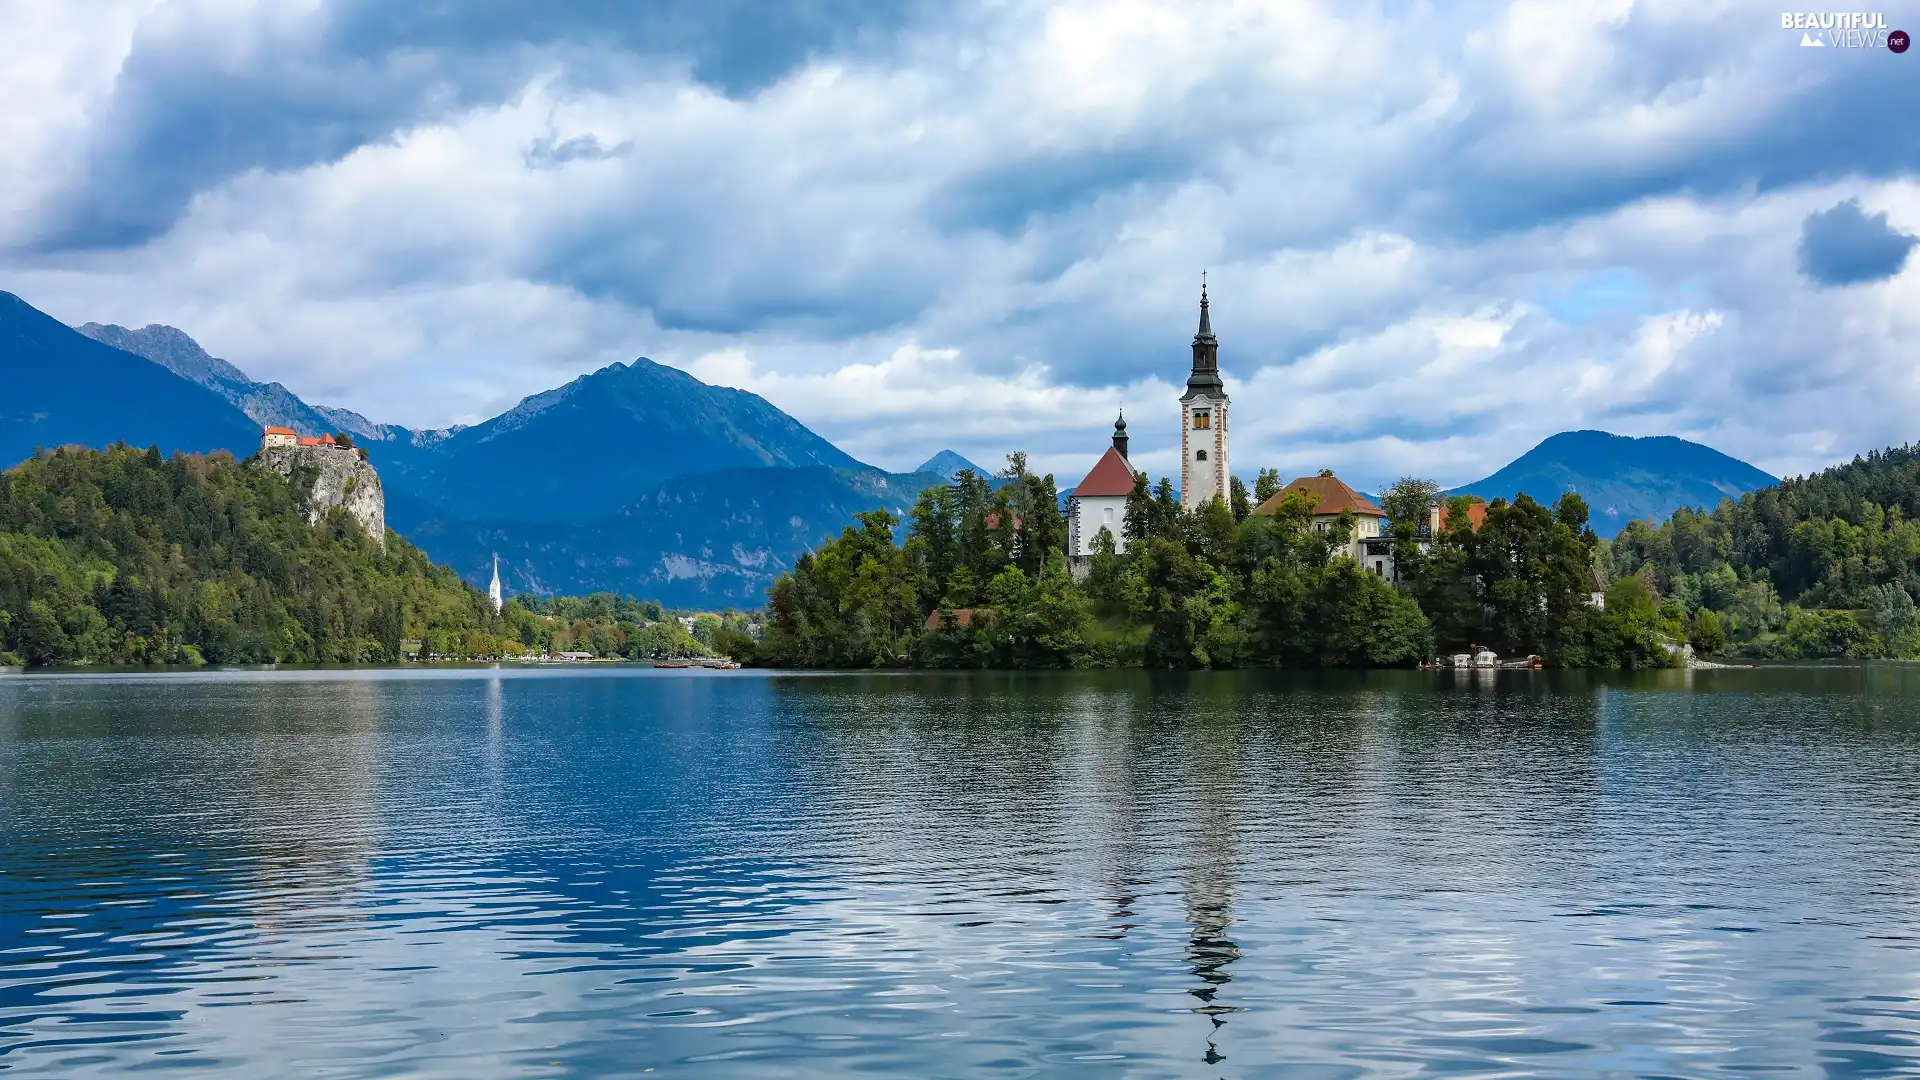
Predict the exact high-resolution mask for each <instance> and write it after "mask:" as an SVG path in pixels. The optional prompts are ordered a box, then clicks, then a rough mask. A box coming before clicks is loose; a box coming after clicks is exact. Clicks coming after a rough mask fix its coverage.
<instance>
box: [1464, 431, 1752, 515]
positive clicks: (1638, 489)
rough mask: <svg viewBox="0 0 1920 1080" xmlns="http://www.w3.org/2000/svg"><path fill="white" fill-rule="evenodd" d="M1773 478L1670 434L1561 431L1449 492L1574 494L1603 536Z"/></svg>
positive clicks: (1710, 503)
mask: <svg viewBox="0 0 1920 1080" xmlns="http://www.w3.org/2000/svg"><path fill="white" fill-rule="evenodd" d="M1779 482H1780V479H1779V477H1776V476H1772V475H1770V474H1768V473H1765V472H1762V471H1761V470H1759V469H1756V468H1754V467H1753V466H1752V465H1749V464H1747V463H1746V462H1744V461H1741V460H1740V459H1739V458H1734V457H1728V456H1727V455H1725V454H1723V453H1721V452H1720V451H1718V450H1715V449H1714V448H1712V447H1710V446H1702V445H1701V444H1699V443H1696V442H1688V441H1687V440H1685V439H1677V438H1674V437H1673V436H1671V435H1656V436H1651V437H1648V438H1640V439H1634V438H1629V437H1627V436H1625V435H1613V434H1610V433H1608V432H1605V431H1563V432H1561V433H1560V434H1558V435H1552V436H1548V437H1547V438H1546V439H1545V440H1544V441H1542V442H1541V443H1540V445H1538V446H1535V447H1534V448H1533V449H1531V450H1529V451H1527V452H1526V453H1524V454H1522V455H1520V456H1519V457H1518V458H1515V459H1514V460H1513V461H1512V462H1511V463H1509V464H1508V465H1507V466H1506V467H1505V468H1502V469H1501V470H1500V471H1498V472H1496V473H1494V474H1493V475H1492V476H1489V477H1487V478H1486V479H1484V480H1476V481H1474V482H1473V483H1471V484H1467V485H1464V486H1462V487H1458V488H1455V489H1453V494H1457V495H1478V496H1480V497H1481V498H1484V499H1493V498H1497V497H1506V498H1512V497H1513V495H1514V493H1515V492H1520V491H1524V492H1526V493H1527V494H1529V495H1532V496H1533V497H1534V498H1535V499H1537V500H1539V501H1540V502H1547V503H1550V502H1552V501H1553V500H1554V499H1557V498H1559V497H1560V495H1561V493H1562V492H1567V491H1577V492H1579V493H1580V497H1581V498H1583V499H1585V500H1586V502H1587V508H1588V510H1589V511H1590V512H1591V513H1592V515H1593V517H1592V521H1593V531H1594V532H1597V533H1599V534H1600V535H1601V536H1604V537H1609V538H1611V537H1612V536H1613V535H1614V534H1615V533H1617V532H1619V531H1620V530H1621V529H1622V528H1624V527H1625V526H1626V524H1627V522H1629V521H1632V520H1634V519H1635V518H1652V519H1653V520H1654V521H1665V520H1666V519H1667V518H1668V517H1670V516H1672V514H1673V512H1674V511H1675V510H1678V509H1680V508H1681V507H1683V506H1692V507H1699V508H1704V509H1709V510H1710V509H1712V508H1713V507H1715V506H1717V505H1719V503H1720V500H1721V499H1738V498H1739V497H1740V496H1742V495H1744V494H1746V493H1747V492H1749V491H1752V490H1754V489H1756V488H1763V487H1767V486H1769V485H1772V484H1777V483H1779Z"/></svg>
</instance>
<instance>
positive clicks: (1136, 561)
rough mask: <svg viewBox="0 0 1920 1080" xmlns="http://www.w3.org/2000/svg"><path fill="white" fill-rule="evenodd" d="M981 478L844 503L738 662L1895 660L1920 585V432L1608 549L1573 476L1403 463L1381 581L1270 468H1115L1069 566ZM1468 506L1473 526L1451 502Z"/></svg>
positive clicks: (1035, 492)
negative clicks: (1100, 520) (1495, 484)
mask: <svg viewBox="0 0 1920 1080" xmlns="http://www.w3.org/2000/svg"><path fill="white" fill-rule="evenodd" d="M999 480H1000V481H1001V482H1000V483H999V484H998V485H997V486H996V485H994V484H990V483H989V482H988V481H987V480H986V479H985V478H982V477H978V476H974V475H971V474H962V475H961V476H960V477H959V479H958V480H957V482H956V483H955V484H953V485H952V486H950V487H945V488H936V489H931V490H929V491H927V492H925V493H924V494H923V495H922V497H921V499H920V501H919V503H918V504H917V505H915V506H914V507H913V509H912V510H911V512H910V513H909V514H908V515H907V517H906V518H905V520H897V519H895V518H894V517H893V516H892V515H890V514H887V513H885V512H874V513H868V514H863V515H860V517H859V520H858V521H857V522H856V523H855V524H854V525H852V526H850V527H848V528H847V529H846V530H845V532H844V533H843V534H842V535H841V536H840V537H839V538H838V539H836V540H834V541H833V542H831V543H828V544H825V545H823V546H822V547H820V548H819V549H818V550H816V551H815V552H813V553H812V554H810V555H808V556H805V557H803V558H802V559H800V560H799V562H798V564H797V565H796V566H795V568H794V570H793V571H792V573H790V574H788V575H786V576H784V577H782V578H781V579H780V580H779V581H778V582H777V583H776V584H775V586H774V587H773V589H772V591H771V598H770V601H769V604H768V616H767V623H766V628H765V632H764V634H763V635H762V636H761V639H760V640H759V642H758V643H757V645H756V647H755V649H754V654H753V659H754V660H756V661H757V662H759V663H763V664H769V665H778V666H786V667H821V668H860V667H931V668H951V667H989V668H1045V667H1156V668H1205V667H1349V668H1352V667H1392V666H1411V665H1415V664H1418V663H1421V662H1422V661H1423V660H1427V659H1429V658H1432V657H1435V656H1437V655H1441V654H1446V653H1451V652H1456V651H1461V650H1464V649H1466V648H1468V647H1470V646H1477V647H1483V648H1491V649H1494V650H1496V651H1498V652H1499V653H1501V654H1504V655H1515V656H1524V655H1537V656H1539V657H1540V658H1541V659H1542V661H1543V663H1544V664H1545V665H1547V666H1553V667H1568V668H1648V667H1670V666H1678V665H1680V664H1683V663H1685V662H1686V654H1687V653H1688V652H1689V651H1690V652H1691V653H1692V654H1694V655H1697V656H1712V655H1716V654H1731V655H1733V656H1736V657H1747V658H1755V659H1773V660H1796V659H1848V660H1860V659H1876V658H1910V657H1913V656H1915V653H1916V617H1915V607H1914V603H1913V599H1912V597H1913V595H1914V594H1915V592H1916V591H1917V590H1920V449H1916V448H1914V447H1901V448H1897V449H1892V450H1887V451H1882V452H1876V453H1874V454H1871V455H1869V456H1867V457H1864V458H1857V459H1855V460H1854V461H1853V462H1851V463H1848V464H1845V465H1841V466H1837V467H1835V468H1832V469H1828V470H1826V471H1824V472H1822V473H1818V474H1815V475H1812V476H1808V477H1804V478H1800V479H1795V480H1789V481H1786V482H1783V483H1781V484H1779V485H1777V486H1774V487H1769V488H1764V489H1761V490H1759V491H1756V492H1752V493H1749V494H1747V495H1745V496H1743V497H1742V498H1740V499H1739V500H1737V501H1734V500H1727V501H1723V502H1722V503H1721V504H1720V505H1719V506H1717V507H1716V508H1714V509H1712V510H1710V511H1694V510H1682V511H1680V512H1678V513H1676V514H1674V515H1673V516H1672V517H1671V518H1670V519H1669V520H1668V521H1666V522H1663V523H1661V524H1659V525H1658V526H1655V525H1652V524H1650V523H1647V522H1633V523H1630V524H1629V525H1628V526H1627V528H1626V529H1625V530H1624V531H1623V532H1622V533H1620V535H1618V536H1617V537H1616V538H1615V539H1614V540H1613V541H1612V542H1611V543H1609V542H1607V541H1604V540H1602V539H1600V538H1599V537H1598V536H1597V535H1596V534H1595V533H1594V531H1593V529H1592V528H1591V527H1590V524H1589V513H1590V511H1589V508H1588V507H1587V505H1586V504H1585V503H1584V502H1583V501H1582V500H1581V498H1580V497H1579V496H1578V495H1577V494H1573V493H1567V494H1564V495H1561V496H1560V497H1559V498H1558V499H1557V500H1555V501H1554V503H1553V504H1552V505H1551V506H1547V505H1542V504H1541V503H1539V502H1537V501H1536V500H1534V499H1532V498H1530V497H1529V496H1527V495H1525V494H1521V495H1518V496H1516V497H1515V498H1513V499H1512V500H1510V501H1509V500H1505V499H1496V500H1494V501H1493V502H1491V503H1489V504H1486V505H1485V506H1484V507H1482V508H1480V511H1477V512H1470V504H1471V503H1472V502H1474V501H1477V500H1472V499H1469V498H1467V497H1455V498H1452V499H1448V500H1445V512H1444V515H1443V521H1442V525H1441V527H1440V528H1439V529H1438V530H1431V529H1426V528H1423V527H1422V524H1421V523H1423V522H1424V521H1426V520H1427V518H1428V511H1427V508H1428V507H1429V506H1430V505H1431V503H1432V501H1433V500H1434V499H1435V498H1436V497H1437V496H1438V494H1439V492H1438V488H1437V486H1436V485H1434V484H1432V483H1431V482H1428V481H1424V480H1420V479H1417V478H1406V479H1403V480H1401V481H1399V482H1398V483H1396V484H1394V485H1393V486H1392V487H1391V488H1390V489H1388V490H1387V491H1386V492H1384V493H1383V496H1382V498H1381V500H1380V501H1381V506H1382V508H1383V509H1384V510H1385V511H1386V513H1387V517H1388V520H1389V522H1390V523H1391V524H1390V526H1389V528H1388V536H1389V538H1390V539H1391V541H1392V544H1393V553H1394V561H1395V572H1394V574H1393V580H1391V581H1389V580H1387V579H1386V578H1385V577H1383V576H1380V575H1376V574H1374V573H1370V572H1368V571H1367V570H1364V569H1362V568H1361V566H1360V565H1359V564H1357V563H1356V562H1355V561H1354V560H1353V559H1352V558H1350V557H1348V556H1347V555H1345V554H1344V553H1343V552H1344V551H1345V549H1346V548H1347V547H1348V542H1349V540H1350V539H1351V530H1352V528H1353V523H1352V521H1351V519H1350V518H1347V517H1343V518H1342V519H1341V520H1339V521H1337V522H1335V523H1333V525H1332V527H1331V528H1327V529H1324V530H1322V529H1319V528H1316V527H1315V523H1314V520H1313V506H1312V498H1311V496H1310V495H1308V494H1306V493H1304V492H1302V493H1297V494H1298V496H1299V497H1298V498H1296V497H1295V496H1294V495H1293V494H1289V495H1288V496H1287V497H1286V498H1285V499H1284V500H1283V501H1282V503H1281V505H1280V507H1279V509H1278V511H1277V512H1275V513H1273V514H1271V515H1254V514H1252V513H1250V510H1249V507H1250V506H1252V505H1256V504H1259V503H1263V502H1265V501H1266V500H1267V499H1268V498H1269V497H1271V496H1272V495H1273V494H1275V493H1277V492H1279V491H1280V487H1279V478H1278V475H1277V474H1276V473H1274V472H1273V471H1272V470H1266V471H1263V472H1262V473H1261V476H1260V480H1259V482H1258V484H1257V487H1256V490H1255V491H1254V492H1253V493H1252V497H1251V498H1249V497H1248V494H1247V492H1246V491H1245V489H1244V487H1243V486H1242V485H1241V483H1240V481H1239V480H1238V479H1237V478H1236V479H1235V480H1234V481H1233V483H1232V485H1231V489H1232V490H1231V493H1230V497H1229V498H1227V499H1224V500H1214V501H1212V502H1210V503H1209V504H1207V505H1205V506H1204V507H1202V508H1200V509H1199V510H1197V511H1194V512H1188V511H1185V510H1183V509H1182V508H1181V506H1180V504H1179V501H1178V499H1177V498H1176V497H1175V495H1174V492H1173V489H1172V485H1171V483H1170V482H1169V481H1168V480H1166V479H1161V480H1160V481H1158V482H1157V483H1155V484H1152V485H1149V483H1148V479H1147V477H1146V476H1145V475H1144V474H1138V475H1136V476H1135V478H1134V486H1133V491H1132V493H1131V495H1129V497H1128V499H1127V510H1126V515H1125V522H1126V524H1125V530H1126V541H1127V542H1126V544H1125V551H1124V552H1116V551H1115V550H1114V548H1115V546H1116V545H1115V544H1114V543H1113V542H1112V538H1110V537H1108V536H1106V535H1104V534H1103V535H1102V536H1101V537H1100V538H1099V546H1098V548H1097V550H1096V553H1095V554H1094V555H1093V557H1092V559H1091V561H1090V562H1091V564H1090V566H1089V567H1088V569H1087V572H1086V573H1085V574H1084V576H1083V577H1081V578H1080V579H1078V580H1076V577H1075V575H1073V574H1070V573H1069V572H1068V566H1067V560H1066V557H1065V554H1064V550H1063V548H1064V544H1063V536H1064V532H1065V525H1064V522H1063V519H1062V516H1061V514H1060V512H1059V509H1058V506H1059V500H1058V493H1057V491H1056V489H1055V486H1054V483H1053V478H1052V477H1051V476H1038V475H1034V474H1033V473H1031V472H1029V471H1028V470H1027V469H1026V467H1025V460H1024V458H1023V457H1021V456H1020V455H1017V454H1016V455H1013V456H1012V457H1010V459H1009V467H1008V469H1007V470H1006V471H1004V472H1003V473H1002V474H1000V477H999ZM1476 518H1478V519H1479V521H1478V523H1477V527H1476V522H1475V520H1474V519H1476Z"/></svg>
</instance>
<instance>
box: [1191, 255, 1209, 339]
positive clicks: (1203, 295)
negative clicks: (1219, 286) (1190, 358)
mask: <svg viewBox="0 0 1920 1080" xmlns="http://www.w3.org/2000/svg"><path fill="white" fill-rule="evenodd" d="M1193 340H1194V343H1195V344H1198V343H1200V342H1202V341H1212V340H1213V320H1212V319H1210V318H1208V317H1207V272H1206V271H1205V270H1202V271H1200V329H1199V330H1197V331H1195V332H1194V335H1193Z"/></svg>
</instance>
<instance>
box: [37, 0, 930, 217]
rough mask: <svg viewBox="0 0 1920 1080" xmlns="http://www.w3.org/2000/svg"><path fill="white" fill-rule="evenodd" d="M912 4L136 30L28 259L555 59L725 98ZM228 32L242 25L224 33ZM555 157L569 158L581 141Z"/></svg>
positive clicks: (713, 6)
mask: <svg viewBox="0 0 1920 1080" xmlns="http://www.w3.org/2000/svg"><path fill="white" fill-rule="evenodd" d="M919 7H920V5H919V3H918V0H896V2H867V0H786V2H781V0H656V2H651V3H647V4H633V3H627V2H616V0H479V2H472V3H449V2H445V0H422V2H417V3H416V2H407V3H390V2H387V0H354V2H352V3H348V4H345V5H343V6H341V7H339V8H338V9H335V10H331V11H329V12H328V13H327V14H326V16H325V20H324V25H322V26H320V27H318V28H317V32H316V33H313V34H301V33H287V32H282V33H280V34H278V35H275V34H273V33H271V32H263V33H262V36H261V37H260V39H259V40H256V41H254V42H251V43H250V45H251V48H249V49H248V50H245V57H244V59H239V60H231V59H229V60H225V62H220V61H218V60H212V59H210V54H211V55H212V56H213V57H218V56H219V54H220V52H221V50H220V49H219V47H218V44H217V40H216V39H218V38H219V37H220V35H222V34H223V33H228V32H232V31H233V28H232V27H223V26H217V25H215V26H207V27H202V28H198V32H188V33H175V34H155V33H151V32H147V33H142V34H140V35H138V36H136V38H135V40H134V43H133V48H132V51H131V52H130V53H129V55H128V56H127V58H126V61H125V63H124V64H123V65H122V69H121V72H120V77H119V79H118V80H117V82H116V85H115V87H114V91H113V94H112V96H111V98H110V99H109V100H108V102H107V103H106V105H105V107H104V109H103V110H102V113H101V119H100V121H99V122H98V123H97V125H96V126H95V127H94V129H93V131H92V132H91V133H90V142H91V145H90V146H89V148H88V152H87V166H86V168H85V170H84V173H83V175H82V176H80V177H78V178H77V182H76V183H75V184H74V185H73V187H72V189H71V192H70V194H68V195H67V196H66V197H64V198H62V199H61V200H59V201H58V202H56V203H55V204H54V205H52V206H50V207H48V208H47V210H46V212H45V214H44V215H42V220H43V225H42V226H41V228H40V229H39V230H38V235H37V236H35V237H34V238H33V242H32V245H31V246H32V247H33V248H35V249H36V250H39V251H41V252H49V251H61V250H76V249H102V248H121V247H129V246H134V245H138V244H141V243H144V242H145V241H148V240H150V239H152V238H153V237H155V236H157V235H159V234H161V233H163V232H165V231H166V230H167V229H168V228H169V227H170V226H171V225H172V224H173V223H174V222H175V221H176V220H178V218H179V216H180V214H181V213H182V211H183V210H184V209H185V207H186V206H187V204H188V202H189V201H190V200H191V199H192V197H193V196H194V195H195V194H196V193H197V192H199V191H202V190H205V189H207V188H209V187H213V186H216V185H218V184H221V183H223V182H225V181H226V180H228V179H229V178H231V177H233V176H235V175H237V174H239V173H243V172H246V171H248V170H251V169H265V170H284V169H296V168H300V167H304V166H308V165H313V164H317V163H320V162H325V161H330V160H334V159H337V158H339V157H341V156H343V155H345V154H347V153H349V152H351V151H353V150H354V149H356V148H358V147H360V146H364V145H367V144H369V143H373V142H378V141H381V140H383V139H386V138H389V137H391V136H392V135H393V134H394V133H395V132H396V131H398V130H400V129H403V128H405V127H408V126H411V125H414V124H417V123H421V122H423V121H431V120H435V119H440V118H445V117H448V116H452V115H456V114H458V113H459V112H461V111H462V110H464V109H466V108H469V107H471V106H473V105H474V104H477V103H494V102H499V101H501V100H504V99H506V98H508V97H510V96H511V95H512V94H514V93H516V92H518V91H519V90H520V89H521V88H522V87H523V86H524V85H525V83H526V81H527V79H528V78H529V77H531V75H532V74H533V73H535V72H536V71H540V70H543V69H545V68H548V67H550V66H552V65H553V64H554V63H555V58H556V57H566V58H568V59H569V60H570V61H571V62H570V63H569V64H568V66H567V76H568V78H570V79H572V80H574V81H576V82H581V83H588V84H591V83H593V82H595V81H596V79H597V78H598V77H599V76H601V75H602V74H603V73H604V71H603V66H602V65H601V64H597V63H596V62H595V58H596V57H598V58H604V57H605V56H606V54H608V53H609V52H613V53H621V54H625V55H626V57H627V59H628V60H629V61H633V60H637V61H640V62H642V63H646V62H652V63H655V64H658V65H659V66H660V67H661V68H663V69H682V70H688V69H690V71H691V73H692V76H693V77H694V78H695V79H696V80H698V81H700V82H702V83H704V84H706V85H709V86H711V87H713V88H715V89H717V90H719V91H721V92H724V93H727V94H729V95H736V96H737V95H745V94H751V93H753V92H755V91H757V90H760V89H762V88H764V87H766V86H767V85H769V84H771V83H773V82H776V81H778V80H779V79H780V78H781V77H783V76H785V75H786V74H788V73H789V72H791V71H793V70H794V69H795V68H796V67H798V66H799V65H801V64H803V63H805V62H806V61H807V60H808V59H809V58H810V57H814V56H817V55H820V54H823V53H830V52H836V51H849V52H859V51H867V50H874V49H879V48H882V47H884V46H885V44H886V43H887V42H889V41H890V40H891V39H892V37H893V35H894V34H895V33H896V32H897V31H898V29H899V28H900V27H901V26H903V25H905V24H906V23H907V21H908V20H909V19H910V18H911V17H912V16H913V15H914V14H915V13H916V12H917V11H918V10H919ZM240 32H242V33H244V32H245V31H244V30H242V31H240ZM553 149H554V150H555V151H556V152H560V153H564V152H566V151H568V150H571V151H573V152H574V153H575V154H576V156H585V155H586V154H590V153H591V152H592V148H591V147H588V146H586V145H584V144H575V145H574V146H572V147H567V146H565V145H562V146H560V147H555V148H553Z"/></svg>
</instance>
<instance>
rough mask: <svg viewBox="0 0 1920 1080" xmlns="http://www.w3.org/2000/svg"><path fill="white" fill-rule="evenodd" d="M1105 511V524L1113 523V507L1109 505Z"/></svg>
mask: <svg viewBox="0 0 1920 1080" xmlns="http://www.w3.org/2000/svg"><path fill="white" fill-rule="evenodd" d="M1105 513H1106V516H1107V524H1109V525H1111V524H1113V507H1111V506H1109V507H1107V508H1106V511H1105Z"/></svg>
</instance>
